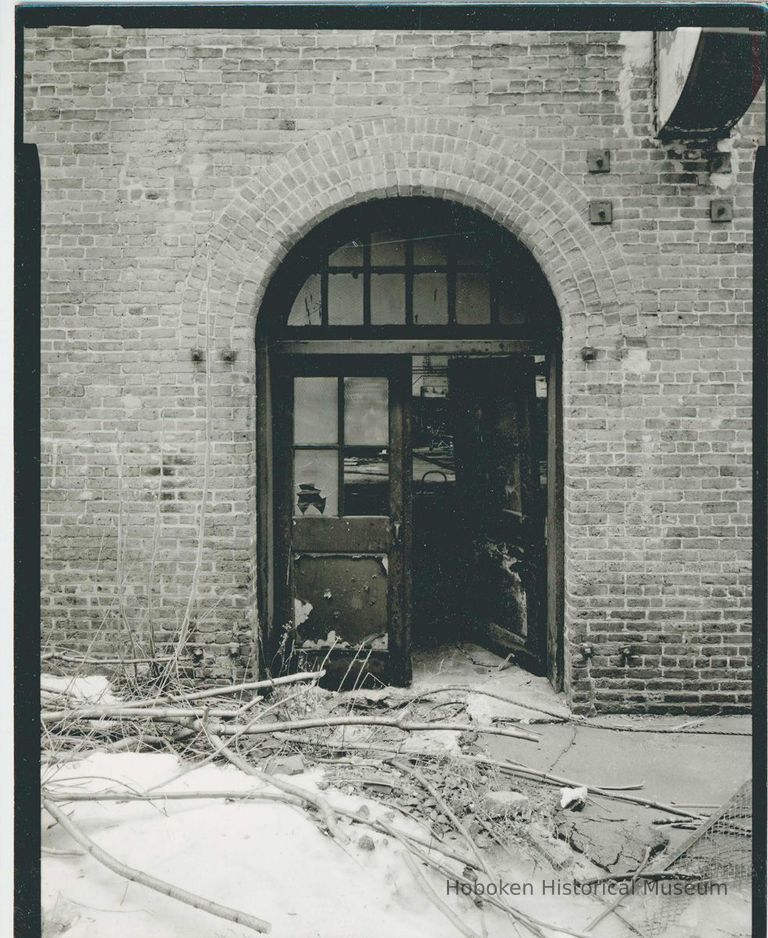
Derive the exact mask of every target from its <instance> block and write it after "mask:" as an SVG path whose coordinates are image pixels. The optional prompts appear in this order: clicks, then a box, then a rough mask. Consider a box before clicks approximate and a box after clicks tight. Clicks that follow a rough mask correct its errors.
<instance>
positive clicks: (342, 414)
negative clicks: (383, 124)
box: [257, 197, 562, 687]
mask: <svg viewBox="0 0 768 938" xmlns="http://www.w3.org/2000/svg"><path fill="white" fill-rule="evenodd" d="M258 323H259V325H258V332H257V402H258V408H257V435H258V440H257V451H258V457H259V465H258V499H259V527H258V546H257V555H258V574H259V582H258V601H259V619H260V635H259V639H260V644H261V661H262V668H263V670H265V671H266V672H268V673H274V672H275V670H278V669H281V668H283V667H285V666H286V664H287V663H291V664H292V665H296V664H297V663H300V664H305V665H312V664H313V663H315V662H317V661H318V660H321V661H322V660H326V659H327V662H326V664H327V666H329V670H330V671H332V672H333V673H334V674H335V675H336V677H337V678H338V677H342V678H344V679H345V680H346V683H345V686H350V685H351V684H352V683H354V681H355V680H357V679H358V675H359V674H360V663H361V662H364V663H365V669H364V670H365V671H367V672H371V673H372V674H374V675H376V676H377V677H378V678H379V679H381V680H384V681H387V682H390V683H396V684H407V683H408V682H409V681H410V651H411V648H412V647H413V646H414V645H424V644H429V643H435V642H442V641H452V640H464V641H469V640H473V641H477V642H479V643H481V644H484V645H487V646H489V647H491V648H493V649H494V650H496V651H499V652H502V653H504V654H510V653H511V654H514V656H515V659H516V660H517V661H518V662H519V663H520V664H521V665H523V666H524V667H527V668H529V669H530V670H532V671H534V672H536V673H546V674H548V675H549V677H550V680H551V681H552V682H553V684H554V685H555V686H557V687H559V685H560V683H561V680H562V636H561V632H562V613H561V607H562V596H561V583H562V575H561V570H562V550H561V544H562V523H561V518H562V504H561V490H562V485H561V471H562V470H561V465H562V456H561V444H560V439H561V433H560V321H559V313H558V310H557V306H556V303H555V300H554V297H553V295H552V292H551V290H550V288H549V285H548V283H547V281H546V279H545V277H544V276H543V274H542V272H541V270H540V269H539V267H538V266H537V264H536V263H535V261H534V259H533V257H532V256H531V254H530V252H529V251H528V250H527V249H526V248H525V247H524V246H523V245H522V244H520V242H518V241H517V240H516V239H515V238H514V237H513V236H512V235H511V234H510V233H509V232H508V231H506V230H505V229H503V228H501V227H500V226H498V225H496V224H495V223H493V222H491V221H490V220H489V219H488V218H486V217H485V216H482V215H480V214H479V213H477V212H474V211H472V210H470V209H467V208H466V207H464V206H461V205H459V204H457V203H453V202H448V201H443V200H439V199H432V198H419V197H411V198H392V199H382V200H376V201H370V202H366V203H363V204H360V205H356V206H353V207H351V208H348V209H344V210H342V211H340V212H338V213H337V214H336V215H334V216H333V217H331V218H329V219H327V220H326V221H324V222H322V223H321V224H319V225H318V226H317V227H316V228H315V229H314V230H313V231H311V232H310V233H309V234H308V235H307V236H306V237H305V238H304V239H303V240H302V241H301V242H300V243H299V244H298V245H297V246H296V247H295V248H294V249H293V250H292V251H291V252H290V253H289V255H288V256H287V257H286V259H285V260H284V262H283V263H282V265H281V266H280V268H279V269H278V271H277V272H276V274H275V275H274V277H273V278H272V280H271V282H270V284H269V287H268V289H267V291H266V294H265V298H264V301H263V304H262V309H261V313H260V315H259V320H258Z"/></svg>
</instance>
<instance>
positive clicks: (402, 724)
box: [216, 715, 540, 743]
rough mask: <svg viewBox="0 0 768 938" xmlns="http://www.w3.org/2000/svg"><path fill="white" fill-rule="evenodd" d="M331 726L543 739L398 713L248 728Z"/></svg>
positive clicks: (263, 730)
mask: <svg viewBox="0 0 768 938" xmlns="http://www.w3.org/2000/svg"><path fill="white" fill-rule="evenodd" d="M328 726H390V727H392V728H393V729H397V730H402V731H403V732H404V733H415V732H420V731H422V730H429V731H432V730H442V731H445V732H460V733H487V734H489V735H493V736H507V737H510V738H511V739H525V740H528V741H529V742H532V743H536V742H538V741H539V739H540V737H539V736H536V735H534V734H533V733H526V732H525V731H522V730H521V731H519V732H518V731H517V730H507V729H498V728H497V727H495V726H475V725H474V724H472V723H441V722H437V721H435V722H434V723H416V722H414V723H408V722H407V721H405V720H400V719H397V718H395V717H363V716H354V715H353V716H347V717H310V718H309V719H306V720H291V721H286V722H284V723H263V724H261V725H260V726H254V727H252V728H250V729H248V730H247V731H246V732H247V733H248V734H250V735H252V734H256V733H274V732H276V731H277V732H285V731H286V730H305V729H312V728H314V727H328ZM216 732H217V733H221V734H223V735H227V734H229V733H235V732H237V730H235V729H234V728H233V727H231V726H221V727H219V728H218V729H217V730H216Z"/></svg>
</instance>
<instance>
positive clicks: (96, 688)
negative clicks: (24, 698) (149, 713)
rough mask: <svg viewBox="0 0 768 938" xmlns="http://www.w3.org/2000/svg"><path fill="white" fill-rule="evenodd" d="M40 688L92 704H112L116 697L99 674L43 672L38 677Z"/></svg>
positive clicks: (115, 701) (116, 701) (107, 681)
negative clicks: (85, 675)
mask: <svg viewBox="0 0 768 938" xmlns="http://www.w3.org/2000/svg"><path fill="white" fill-rule="evenodd" d="M40 689H41V690H43V691H49V692H50V693H52V694H67V695H68V696H70V697H74V698H76V699H77V700H83V701H87V702H88V703H93V704H114V703H118V699H117V698H116V697H115V696H114V694H113V693H112V691H111V690H110V683H109V680H108V679H107V678H106V677H103V676H102V675H100V674H90V675H88V676H87V677H58V676H56V675H54V674H43V675H42V676H41V677H40Z"/></svg>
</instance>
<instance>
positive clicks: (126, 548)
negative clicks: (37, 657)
mask: <svg viewBox="0 0 768 938" xmlns="http://www.w3.org/2000/svg"><path fill="white" fill-rule="evenodd" d="M25 42H26V65H25V72H26V93H27V99H26V117H25V140H26V141H27V142H29V143H35V144H37V145H38V148H39V152H40V157H41V166H42V178H43V307H44V308H43V323H42V325H43V334H42V350H43V371H42V398H43V481H44V492H43V545H44V546H43V550H44V559H43V577H44V582H43V590H44V591H43V613H44V629H45V634H46V636H47V638H48V639H49V640H53V641H56V642H62V643H63V642H66V643H67V644H68V645H70V646H72V647H80V648H85V647H89V645H90V646H91V647H92V648H93V650H95V651H100V652H104V651H107V650H109V651H112V650H114V647H115V644H116V643H117V644H119V646H120V647H122V648H127V647H130V643H131V636H134V640H135V641H136V642H139V643H143V645H144V646H145V647H146V642H147V636H148V627H149V624H150V623H152V625H153V627H154V630H155V634H156V638H157V640H158V641H164V640H166V639H167V638H169V637H170V636H172V635H174V634H175V633H176V631H177V630H178V629H179V628H180V627H181V626H183V625H184V624H185V623H188V624H189V629H190V637H191V639H192V644H193V647H195V648H199V649H200V650H201V652H202V659H201V663H202V665H203V666H204V667H206V668H213V669H215V670H218V671H225V672H226V671H229V670H232V669H235V668H237V667H240V666H242V665H243V664H244V663H245V661H246V659H247V657H248V655H249V654H250V653H251V635H252V634H253V630H254V628H255V624H256V614H257V613H256V608H255V586H254V581H255V525H256V517H255V515H256V512H255V488H256V478H255V453H254V445H255V444H254V441H255V434H254V424H255V414H254V408H255V400H254V384H255V380H254V378H255V361H254V349H253V336H254V328H255V319H256V311H257V310H258V308H259V302H260V299H261V297H262V296H263V292H264V288H265V285H266V281H267V279H268V277H269V275H270V273H271V272H272V271H274V269H275V268H276V266H277V264H278V263H279V261H280V259H281V258H282V257H283V256H284V254H285V252H286V250H287V249H288V248H289V247H291V246H292V245H293V244H294V243H295V242H296V241H297V240H298V238H300V237H301V236H302V235H303V234H304V233H306V231H308V230H309V229H310V228H311V227H312V225H314V224H315V223H317V221H319V220H320V219H322V218H324V217H326V216H328V215H330V214H332V213H333V212H334V211H335V210H337V209H338V208H340V207H342V206H343V205H347V204H350V203H351V202H354V201H358V200H361V199H364V198H369V197H371V196H379V195H394V194H409V193H422V194H432V195H438V196H440V197H443V198H453V199H459V200H461V201H463V202H465V203H466V204H468V205H471V206H474V207H476V208H477V209H478V210H480V211H483V212H486V213H487V214H489V215H491V216H492V217H494V218H496V219H497V220H499V221H501V222H502V223H504V224H505V225H507V226H508V227H509V228H510V229H511V230H512V231H513V232H514V233H515V234H516V235H518V236H519V237H520V238H521V239H522V240H523V241H524V242H525V243H526V244H527V245H528V246H529V247H530V248H531V250H532V251H533V253H534V255H535V256H536V258H537V259H538V261H539V263H540V264H541V266H542V268H543V270H544V272H545V273H546V275H547V276H548V278H549V280H550V283H551V285H552V288H553V290H554V292H555V295H556V297H557V300H558V303H559V306H560V309H561V314H562V317H563V332H564V392H563V393H564V423H565V441H564V442H565V447H564V449H565V455H564V469H565V484H566V491H565V551H566V570H565V573H566V583H565V591H566V596H565V604H566V608H565V620H566V639H567V641H566V665H567V667H566V671H567V680H566V685H567V691H568V694H569V698H570V700H571V702H572V704H573V705H574V707H576V708H577V709H579V710H582V711H589V710H590V709H597V710H609V709H615V710H619V709H647V710H687V711H694V712H699V711H702V710H708V709H709V710H711V709H719V708H723V709H725V710H727V709H741V708H743V707H744V706H746V705H747V703H748V700H749V673H750V672H749V664H750V659H749V654H750V644H749V634H748V626H749V550H750V529H749V522H750V476H751V466H750V453H749V447H750V393H751V391H750V374H749V369H750V365H751V348H750V336H751V322H750V310H751V306H750V302H751V291H750V285H751V241H752V234H751V202H752V165H753V158H754V152H755V146H756V144H757V143H758V142H760V141H761V139H762V133H763V127H762V123H761V113H762V108H763V106H764V105H763V100H764V99H763V92H761V93H760V95H759V98H758V100H757V101H756V102H755V104H754V105H753V107H752V108H751V110H750V111H749V112H748V113H747V115H746V116H745V117H744V119H743V120H742V121H741V122H740V124H739V125H738V126H737V128H736V129H735V130H734V131H733V133H732V134H731V137H730V138H729V139H728V140H725V141H721V142H720V143H719V144H717V145H716V146H710V145H706V144H703V143H702V144H701V145H696V143H695V142H693V143H690V142H689V143H688V144H686V145H684V146H683V145H680V146H677V145H675V144H662V143H660V142H659V141H657V140H656V139H655V138H654V136H653V98H654V77H653V68H652V45H651V35H650V34H649V33H632V34H629V33H621V34H620V33H566V32H556V33H512V32H506V33H505V32H493V33H489V32H455V31H451V32H431V33H418V32H398V31H392V32H388V31H383V32H370V31H329V32H297V31H290V30H264V31H238V30H226V31H214V30H186V29H185V30H181V29H177V30H172V29H135V30H133V29H131V30H126V29H121V28H118V27H98V26H93V27H88V28H70V27H51V28H45V29H29V30H27V31H26V37H25ZM592 148H601V149H609V150H610V151H611V155H612V160H613V165H612V171H611V172H610V173H608V174H599V175H592V174H588V173H587V171H586V159H585V158H586V151H587V150H588V149H592ZM715 196H725V197H727V198H730V199H732V200H733V204H734V220H733V221H732V222H730V223H727V224H716V223H712V222H711V221H710V220H709V202H710V199H711V198H713V197H715ZM593 198H607V199H611V200H612V202H613V212H614V222H613V224H612V225H610V226H599V227H597V226H590V225H589V224H588V223H587V202H588V200H589V199H593ZM585 344H589V345H592V346H595V347H596V348H597V350H598V357H597V360H596V361H594V362H590V363H586V364H585V363H584V362H582V361H581V358H580V356H579V354H578V352H579V349H580V348H581V347H582V346H583V345H585ZM194 347H198V348H202V349H203V350H204V360H203V361H202V362H199V363H195V362H193V361H192V360H191V356H190V349H191V348H194ZM227 349H232V350H234V352H235V357H234V361H226V360H225V357H224V355H223V353H224V351H225V350H227ZM584 642H589V643H590V644H592V645H593V647H594V649H595V656H594V658H593V659H592V661H591V662H589V663H587V662H584V661H583V660H582V657H581V654H580V651H579V649H580V645H581V644H582V643H584ZM626 645H629V646H630V647H631V649H632V652H633V654H634V657H632V658H631V659H630V660H629V662H628V663H625V662H624V660H623V659H622V656H621V654H620V652H621V649H622V647H624V646H626Z"/></svg>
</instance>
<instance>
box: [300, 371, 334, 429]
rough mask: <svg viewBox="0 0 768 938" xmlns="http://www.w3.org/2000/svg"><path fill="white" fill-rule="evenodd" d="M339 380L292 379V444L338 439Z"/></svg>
mask: <svg viewBox="0 0 768 938" xmlns="http://www.w3.org/2000/svg"><path fill="white" fill-rule="evenodd" d="M338 388H339V379H338V378H294V379H293V442H294V443H315V444H318V443H336V442H337V441H338V439H339V427H338V424H339V419H338V418H339V405H338Z"/></svg>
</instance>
